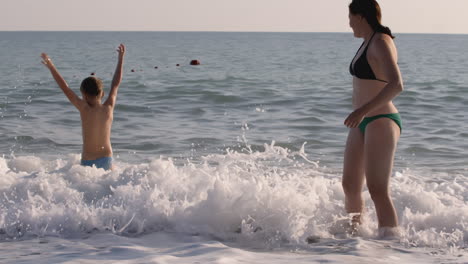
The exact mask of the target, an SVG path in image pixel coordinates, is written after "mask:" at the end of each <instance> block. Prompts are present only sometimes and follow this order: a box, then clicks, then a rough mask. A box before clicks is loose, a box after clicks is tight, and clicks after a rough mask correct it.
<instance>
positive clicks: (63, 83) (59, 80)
mask: <svg viewBox="0 0 468 264" xmlns="http://www.w3.org/2000/svg"><path fill="white" fill-rule="evenodd" d="M41 57H42V64H44V65H45V66H46V67H47V68H48V69H49V70H50V73H51V74H52V77H54V79H55V81H56V82H57V84H58V86H59V87H60V89H62V91H63V93H64V94H65V95H66V96H67V98H68V100H70V102H71V103H72V104H73V105H74V106H75V107H76V108H78V109H80V108H81V106H82V105H83V100H81V98H80V97H78V96H77V95H76V94H75V93H74V92H73V91H72V89H70V87H68V84H67V82H66V81H65V80H64V79H63V77H62V76H61V75H60V73H59V72H58V71H57V68H55V65H54V64H53V63H52V60H51V59H50V58H49V56H48V55H47V54H45V53H42V54H41Z"/></svg>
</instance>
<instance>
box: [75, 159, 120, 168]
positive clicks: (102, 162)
mask: <svg viewBox="0 0 468 264" xmlns="http://www.w3.org/2000/svg"><path fill="white" fill-rule="evenodd" d="M81 165H82V166H89V167H93V166H96V168H101V169H104V170H110V169H111V168H112V157H103V158H99V159H95V160H81Z"/></svg>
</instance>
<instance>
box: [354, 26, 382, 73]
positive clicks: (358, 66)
mask: <svg viewBox="0 0 468 264" xmlns="http://www.w3.org/2000/svg"><path fill="white" fill-rule="evenodd" d="M375 33H376V32H374V34H372V37H371V38H370V39H369V42H368V43H367V46H366V48H365V49H364V51H363V52H362V54H361V57H359V58H358V59H356V56H357V55H358V53H359V51H360V50H361V48H362V46H364V43H366V42H365V41H364V42H363V43H362V45H361V47H360V48H359V49H358V51H357V52H356V55H354V58H353V60H352V61H351V64H350V65H349V73H351V75H353V76H355V77H357V78H359V79H365V80H376V81H381V82H385V81H383V80H379V79H377V77H375V74H374V71H373V70H372V68H371V66H370V65H369V62H368V61H367V49H368V48H369V45H370V42H371V41H372V39H373V38H374V36H375ZM355 59H356V61H355ZM353 62H354V65H353Z"/></svg>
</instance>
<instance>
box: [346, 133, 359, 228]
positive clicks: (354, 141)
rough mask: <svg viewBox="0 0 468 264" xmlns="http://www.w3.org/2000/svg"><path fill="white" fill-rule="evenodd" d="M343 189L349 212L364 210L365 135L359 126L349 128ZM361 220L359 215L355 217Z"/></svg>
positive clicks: (357, 220)
mask: <svg viewBox="0 0 468 264" xmlns="http://www.w3.org/2000/svg"><path fill="white" fill-rule="evenodd" d="M342 184H343V190H344V193H345V207H346V211H347V212H348V213H358V214H360V213H361V212H362V209H363V208H364V203H363V200H362V187H363V185H364V135H363V134H362V132H361V131H360V130H359V128H352V129H350V130H349V134H348V140H347V142H346V149H345V153H344V164H343V181H342ZM353 220H354V221H356V222H358V223H359V222H360V219H359V217H357V219H353Z"/></svg>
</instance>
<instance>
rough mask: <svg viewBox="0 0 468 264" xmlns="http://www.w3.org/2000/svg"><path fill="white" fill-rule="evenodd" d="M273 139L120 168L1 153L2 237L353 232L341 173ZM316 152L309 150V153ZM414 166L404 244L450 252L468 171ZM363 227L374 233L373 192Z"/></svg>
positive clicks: (402, 200) (280, 243)
mask: <svg viewBox="0 0 468 264" xmlns="http://www.w3.org/2000/svg"><path fill="white" fill-rule="evenodd" d="M306 156H307V154H305V151H304V148H302V149H301V150H300V151H299V152H297V153H293V152H291V151H289V150H288V149H285V148H281V147H278V146H275V145H274V144H271V145H266V146H265V151H263V152H251V153H237V152H234V151H228V152H227V153H226V154H225V155H209V156H206V157H204V158H203V162H202V163H200V164H194V163H191V162H189V161H187V162H185V164H184V165H182V166H177V165H175V162H174V161H173V160H171V159H170V158H158V159H154V160H152V161H151V162H150V163H141V164H126V163H123V162H119V161H117V162H116V164H115V170H114V171H104V170H102V169H96V168H91V167H82V166H80V165H78V163H79V156H78V155H70V156H68V157H65V158H64V159H63V160H62V159H57V160H43V159H41V158H39V157H34V156H29V157H17V158H14V159H2V158H0V172H1V174H2V175H1V177H0V229H1V230H2V232H3V234H2V232H0V239H2V240H9V239H13V238H18V237H28V236H41V237H42V236H51V235H52V236H57V235H58V236H61V237H75V236H83V235H86V234H87V233H89V232H95V231H108V232H113V233H115V234H118V235H124V236H128V235H132V234H148V233H152V232H154V231H160V230H165V231H168V232H176V233H180V234H199V235H203V236H206V237H214V238H216V239H219V240H222V241H232V242H235V243H238V244H239V245H244V246H253V245H255V247H257V248H258V247H261V248H280V247H284V246H285V245H289V246H290V245H296V246H304V245H306V238H307V237H309V236H311V235H314V236H317V237H320V238H322V239H336V238H343V237H346V234H345V233H346V230H345V227H344V225H343V224H344V223H345V222H346V221H347V216H346V214H345V213H344V210H343V198H344V196H343V192H342V189H341V175H340V174H339V173H338V172H333V171H330V170H329V169H322V168H320V167H319V166H318V164H317V163H315V162H312V161H309V162H308V161H306V160H304V158H306ZM307 159H310V160H313V159H311V158H307ZM422 178H423V177H419V175H418V174H417V172H415V171H410V170H407V171H403V172H401V173H400V174H399V175H397V177H393V178H392V184H391V185H392V190H393V197H394V200H395V205H396V208H397V211H398V215H399V217H400V224H401V230H402V235H401V238H400V242H399V243H401V245H403V246H407V247H434V248H442V249H445V250H447V251H450V250H457V249H462V248H465V247H466V243H467V241H468V233H467V226H468V205H467V204H466V197H468V196H467V187H468V186H467V184H468V183H467V182H468V181H467V180H466V179H467V178H466V177H464V176H463V175H458V176H457V177H454V179H453V181H445V182H439V183H433V182H424V181H423V180H422ZM364 197H365V200H366V206H367V209H366V212H368V213H367V214H365V215H364V216H363V220H364V225H363V226H362V227H361V230H360V232H359V234H360V235H361V236H363V237H364V238H368V239H372V238H375V237H377V235H378V234H377V226H376V222H377V221H376V217H375V213H374V208H373V205H372V202H371V200H370V197H369V195H368V193H367V192H365V194H364Z"/></svg>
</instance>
